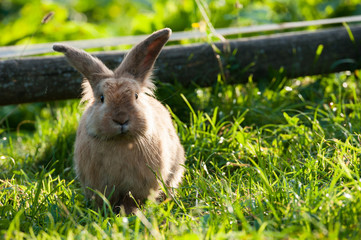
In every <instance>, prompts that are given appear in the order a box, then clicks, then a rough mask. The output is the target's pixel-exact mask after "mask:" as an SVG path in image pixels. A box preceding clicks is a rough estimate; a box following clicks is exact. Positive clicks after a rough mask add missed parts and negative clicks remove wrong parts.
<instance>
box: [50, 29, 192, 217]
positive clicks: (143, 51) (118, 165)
mask: <svg viewBox="0 0 361 240" xmlns="http://www.w3.org/2000/svg"><path fill="white" fill-rule="evenodd" d="M170 34H171V30H170V29H168V28H165V29H162V30H159V31H157V32H154V33H153V34H152V35H150V36H149V37H148V38H146V39H145V40H144V41H142V42H141V43H139V44H138V45H136V46H135V47H134V48H133V49H132V50H131V51H130V52H129V53H128V54H127V55H126V57H125V59H124V60H123V62H122V63H121V64H120V65H119V67H118V68H116V69H115V70H114V71H111V70H109V69H108V68H107V67H106V66H105V65H104V64H103V63H102V62H101V61H100V60H99V59H97V58H95V57H93V56H91V55H90V54H88V53H86V52H84V51H82V50H79V49H76V48H73V47H70V46H67V45H63V44H54V46H53V49H54V50H55V51H58V52H62V53H64V54H65V56H66V58H67V60H68V61H69V62H70V64H71V65H73V67H75V68H76V69H77V70H78V71H79V72H80V73H81V74H82V75H83V76H84V77H85V80H84V82H83V99H82V100H83V101H86V102H88V105H87V106H86V109H85V111H84V114H83V116H82V118H81V120H80V123H79V127H78V130H77V136H76V141H75V149H74V165H75V170H76V173H77V176H78V178H79V179H80V182H81V183H82V185H83V187H84V188H85V194H86V196H87V197H88V198H91V199H95V201H96V203H97V205H98V206H101V205H102V204H103V200H102V199H101V198H100V197H99V194H95V193H94V192H95V191H94V190H97V191H99V192H101V193H103V194H104V195H105V196H106V197H107V198H108V199H109V202H110V203H111V204H112V206H113V207H114V208H117V207H124V210H125V212H126V213H127V214H129V213H132V212H134V211H136V209H137V205H138V204H141V203H142V202H144V201H145V200H146V199H147V198H150V197H152V198H154V199H157V198H160V197H161V195H162V192H161V190H160V185H159V184H160V181H159V180H160V179H161V180H162V181H163V182H164V183H165V184H166V186H168V187H170V188H175V187H177V186H178V185H179V183H180V181H181V178H182V175H183V172H184V168H183V166H182V165H183V164H184V161H185V157H184V150H183V147H182V145H181V143H180V141H179V138H178V135H177V133H176V130H175V128H174V126H173V124H172V120H171V117H170V114H169V112H168V110H167V109H166V108H165V107H164V106H163V105H162V104H161V103H160V102H159V101H157V100H156V99H155V98H154V96H153V91H154V89H155V86H154V84H153V82H152V81H151V79H150V75H151V73H152V69H153V65H154V62H155V60H156V59H157V57H158V55H159V53H160V51H161V49H162V48H163V46H164V44H165V43H166V42H167V41H168V39H169V36H170ZM134 200H136V201H134ZM118 210H119V209H118Z"/></svg>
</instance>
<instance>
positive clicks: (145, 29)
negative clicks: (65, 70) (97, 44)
mask: <svg viewBox="0 0 361 240" xmlns="http://www.w3.org/2000/svg"><path fill="white" fill-rule="evenodd" d="M204 2H205V3H206V6H207V11H208V14H209V17H210V19H211V22H212V24H213V25H214V27H216V28H219V27H228V26H248V25H254V24H265V23H275V22H276V23H280V22H287V21H303V20H313V19H320V18H331V17H340V16H349V15H357V14H361V7H360V4H359V1H358V0H331V1H322V0H255V1H251V0H242V1H240V0H213V1H204ZM51 11H53V12H54V13H55V15H54V18H53V19H52V20H51V21H49V22H48V23H47V24H44V25H43V26H41V27H40V22H41V19H42V18H43V17H44V16H45V15H46V14H47V13H49V12H51ZM201 19H202V18H201V15H200V13H199V11H198V9H197V5H196V3H195V1H194V0H133V1H131V0H98V1H96V0H89V1H87V0H75V1H71V0H65V1H60V0H54V1H41V0H34V1H27V0H1V1H0V32H1V38H0V45H15V44H24V43H28V41H29V37H30V36H32V35H33V34H34V33H35V34H34V36H33V37H32V38H31V43H40V42H52V41H61V40H76V39H90V38H102V37H111V36H121V35H132V34H148V33H150V32H153V31H155V30H157V29H160V28H163V27H170V28H172V29H173V31H183V30H189V29H191V28H192V23H195V22H199V21H200V20H201Z"/></svg>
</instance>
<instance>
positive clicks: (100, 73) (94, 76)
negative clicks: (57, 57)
mask: <svg viewBox="0 0 361 240" xmlns="http://www.w3.org/2000/svg"><path fill="white" fill-rule="evenodd" d="M53 49H54V51H57V52H62V53H64V54H65V56H66V58H67V59H68V61H69V62H70V64H71V65H73V67H74V68H76V69H77V70H78V71H79V72H80V73H81V74H82V75H83V76H84V77H85V78H87V79H88V80H89V83H90V85H91V86H92V88H93V89H94V87H95V86H96V85H97V84H98V83H99V81H100V80H101V79H104V78H106V77H112V76H113V72H112V71H111V70H109V69H108V68H107V67H106V66H105V65H104V64H103V63H102V61H100V60H99V59H98V58H95V57H93V56H92V55H90V54H89V53H87V52H85V51H83V50H81V49H78V48H74V47H71V46H68V45H66V44H60V43H56V44H54V45H53Z"/></svg>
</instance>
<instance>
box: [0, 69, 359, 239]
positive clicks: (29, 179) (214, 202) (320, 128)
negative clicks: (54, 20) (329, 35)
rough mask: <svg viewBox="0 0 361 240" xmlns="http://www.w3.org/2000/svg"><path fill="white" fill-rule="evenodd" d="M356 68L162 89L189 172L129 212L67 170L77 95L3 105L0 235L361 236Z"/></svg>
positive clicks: (3, 236) (0, 167)
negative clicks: (97, 203)
mask: <svg viewBox="0 0 361 240" xmlns="http://www.w3.org/2000/svg"><path fill="white" fill-rule="evenodd" d="M358 74H359V73H358V72H355V73H349V72H347V73H341V74H335V75H330V76H322V77H312V78H310V77H306V78H300V79H295V80H285V81H273V82H272V83H271V84H268V85H267V86H266V87H261V84H260V85H257V84H255V83H253V82H252V81H251V80H250V81H249V83H248V84H245V85H238V86H230V85H227V84H225V83H222V82H219V83H218V84H217V85H215V86H213V88H208V89H195V90H184V89H180V90H179V89H178V90H177V87H176V86H173V88H175V89H171V88H172V86H161V87H160V89H159V92H158V96H159V98H160V99H161V100H163V101H164V102H165V103H168V104H169V105H170V108H171V109H172V110H173V112H174V123H175V124H176V126H177V129H178V132H179V136H180V138H181V141H182V143H183V145H184V148H185V151H186V155H187V162H186V169H187V170H186V173H185V176H184V180H183V184H182V185H181V187H180V188H179V189H178V191H177V194H176V196H174V198H170V197H169V198H168V199H167V200H166V201H165V202H163V203H161V204H159V205H157V204H155V203H151V202H148V203H147V204H146V205H145V206H144V207H143V208H142V211H141V213H140V214H138V215H136V216H122V215H115V214H113V213H112V212H111V211H109V209H108V208H107V207H106V206H104V208H103V209H91V208H89V207H88V205H87V203H86V201H85V199H84V196H83V193H82V190H81V188H80V184H79V182H78V181H77V179H75V175H74V172H73V169H72V147H73V142H74V138H75V131H76V127H77V122H78V120H79V117H80V115H81V111H80V110H79V109H80V108H79V107H78V101H66V102H58V103H51V104H31V105H22V106H19V107H17V108H16V109H14V107H7V108H2V109H1V111H0V112H1V118H2V117H3V116H5V115H6V114H7V113H9V112H12V114H11V115H10V116H9V118H7V119H3V120H4V121H2V122H3V126H6V127H3V130H0V131H1V132H0V134H1V135H0V137H1V138H0V169H1V172H0V238H4V239H24V238H26V239H32V238H38V239H63V238H69V239H72V238H76V239H99V238H103V239H130V238H134V239H153V238H155V239H240V238H241V239H273V238H275V239H339V238H347V239H359V238H360V237H361V223H360V220H361V219H360V218H361V176H360V173H361V172H360V171H361V162H360V154H361V142H360V141H361V139H360V137H361V135H360V131H361V121H360V120H361V103H360V101H361V98H360V92H359V90H360V80H359V79H358V77H357V76H359V75H358ZM174 90H175V91H174ZM170 92H171V93H172V94H170ZM174 92H176V93H174ZM34 112H35V114H36V117H34V116H33V115H31V113H33V114H34ZM25 113H28V114H30V115H29V116H27V115H26V114H25ZM17 115H19V116H21V117H24V116H27V118H25V119H32V118H34V121H33V120H31V121H25V122H24V121H20V120H11V117H13V116H17ZM177 116H178V117H179V118H178V117H177ZM0 120H1V119H0ZM22 120H24V119H22Z"/></svg>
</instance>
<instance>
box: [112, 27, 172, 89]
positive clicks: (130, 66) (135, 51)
mask: <svg viewBox="0 0 361 240" xmlns="http://www.w3.org/2000/svg"><path fill="white" fill-rule="evenodd" d="M171 33H172V30H171V29H169V28H164V29H162V30H159V31H156V32H154V33H153V34H151V35H150V36H149V37H148V38H146V39H145V40H144V41H142V42H140V43H139V44H138V45H136V46H135V47H133V48H132V50H130V52H129V53H128V54H127V55H126V57H125V59H124V61H123V62H122V63H121V64H120V66H119V67H118V68H117V69H116V70H115V71H114V73H115V76H116V77H119V76H121V75H122V74H124V73H128V74H130V75H132V76H133V77H134V78H135V79H136V80H137V81H139V82H141V83H143V84H144V83H145V85H146V82H147V77H148V76H149V75H150V74H151V72H152V69H153V65H154V62H155V60H156V59H157V57H158V55H159V53H160V51H161V50H162V48H163V46H164V44H166V42H167V41H168V39H169V37H170V35H171Z"/></svg>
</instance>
